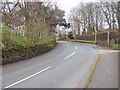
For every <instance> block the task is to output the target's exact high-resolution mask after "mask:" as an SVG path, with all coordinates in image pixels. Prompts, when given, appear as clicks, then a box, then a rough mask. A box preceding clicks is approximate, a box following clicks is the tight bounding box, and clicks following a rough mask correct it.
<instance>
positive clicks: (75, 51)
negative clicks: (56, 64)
mask: <svg viewBox="0 0 120 90" xmlns="http://www.w3.org/2000/svg"><path fill="white" fill-rule="evenodd" d="M76 51H77V47H75V51H74V52H73V53H72V54H70V55H68V56H67V57H65V58H64V59H68V58H69V57H71V56H72V55H74V54H75V52H76Z"/></svg>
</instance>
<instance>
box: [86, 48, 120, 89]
mask: <svg viewBox="0 0 120 90" xmlns="http://www.w3.org/2000/svg"><path fill="white" fill-rule="evenodd" d="M93 48H95V49H96V50H97V52H98V54H99V55H100V60H99V62H98V64H97V67H96V70H95V72H94V74H93V76H92V79H91V83H90V84H89V86H88V88H118V86H120V83H119V81H118V78H120V76H119V75H118V73H120V72H119V71H118V67H119V65H120V62H119V60H118V59H119V57H118V56H119V55H120V53H118V52H119V51H117V50H110V49H104V48H101V47H97V46H93ZM118 64H119V65H118Z"/></svg>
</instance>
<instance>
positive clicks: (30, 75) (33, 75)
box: [4, 66, 52, 88]
mask: <svg viewBox="0 0 120 90" xmlns="http://www.w3.org/2000/svg"><path fill="white" fill-rule="evenodd" d="M50 68H52V66H50V67H47V68H45V69H43V70H41V71H39V72H37V73H35V74H32V75H30V76H28V77H26V78H24V79H22V80H20V81H17V82H15V83H13V84H10V85H8V86H6V87H4V88H10V87H12V86H14V85H16V84H19V83H21V82H23V81H25V80H27V79H29V78H32V77H34V76H36V75H38V74H40V73H42V72H44V71H46V70H48V69H50Z"/></svg>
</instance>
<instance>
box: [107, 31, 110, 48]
mask: <svg viewBox="0 0 120 90" xmlns="http://www.w3.org/2000/svg"><path fill="white" fill-rule="evenodd" d="M107 42H108V47H109V46H110V32H109V31H108V32H107Z"/></svg>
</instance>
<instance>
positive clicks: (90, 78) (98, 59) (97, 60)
mask: <svg viewBox="0 0 120 90" xmlns="http://www.w3.org/2000/svg"><path fill="white" fill-rule="evenodd" d="M100 57H101V54H98V56H97V59H96V62H95V64H94V65H93V67H92V70H91V72H90V75H89V77H88V78H87V81H86V83H85V87H84V88H88V86H89V85H90V83H91V81H92V77H93V75H94V73H95V70H96V68H97V64H98V62H99V61H100Z"/></svg>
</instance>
